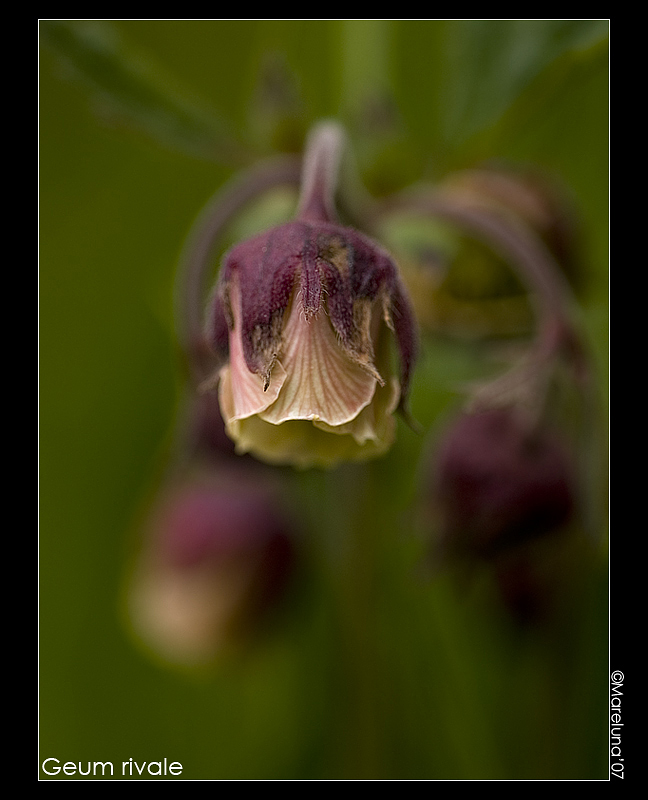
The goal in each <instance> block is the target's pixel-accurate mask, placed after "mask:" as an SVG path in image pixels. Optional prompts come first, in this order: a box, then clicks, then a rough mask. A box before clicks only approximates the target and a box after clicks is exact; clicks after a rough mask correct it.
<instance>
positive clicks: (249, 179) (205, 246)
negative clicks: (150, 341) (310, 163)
mask: <svg viewBox="0 0 648 800" xmlns="http://www.w3.org/2000/svg"><path fill="white" fill-rule="evenodd" d="M300 175H301V162H300V159H299V158H298V157H292V156H284V157H279V158H276V159H271V160H269V161H266V162H263V163H261V164H259V165H257V166H255V167H253V168H251V169H250V170H248V171H247V172H245V173H244V174H243V175H242V176H241V177H238V178H236V179H235V180H234V181H232V182H231V183H230V184H229V185H227V186H225V188H222V189H219V190H218V191H217V192H216V193H215V194H214V195H213V197H212V198H211V199H210V200H209V201H208V203H207V205H206V206H205V208H204V209H203V211H202V212H201V214H200V215H199V217H198V219H197V220H196V222H195V223H194V226H193V228H192V230H191V231H190V233H189V236H188V238H187V242H186V244H185V247H184V250H183V253H182V255H181V258H180V266H179V270H178V282H177V285H176V304H175V314H176V328H177V332H178V337H179V339H180V343H181V346H182V348H183V349H184V351H185V353H186V354H187V356H188V358H189V363H190V370H191V374H192V377H193V379H194V380H195V381H196V383H200V382H201V381H202V380H204V378H205V376H206V374H207V372H208V369H209V365H210V362H211V361H212V359H213V357H212V356H211V355H210V352H209V348H208V346H207V343H206V341H205V336H204V333H203V315H204V298H205V291H206V285H207V281H208V278H209V277H210V270H211V268H212V257H213V254H214V248H215V246H216V244H217V242H218V239H219V238H220V236H221V235H222V234H223V231H224V229H225V227H226V226H227V225H228V224H229V223H230V222H231V221H232V219H233V218H234V217H235V216H236V214H238V213H239V212H240V211H241V210H242V209H243V208H244V207H245V206H246V205H247V203H249V202H250V201H251V200H253V199H254V198H255V197H257V196H258V195H259V194H261V193H262V192H264V191H267V190H268V189H272V188H273V187H275V186H282V185H287V186H295V187H297V186H299V183H300Z"/></svg>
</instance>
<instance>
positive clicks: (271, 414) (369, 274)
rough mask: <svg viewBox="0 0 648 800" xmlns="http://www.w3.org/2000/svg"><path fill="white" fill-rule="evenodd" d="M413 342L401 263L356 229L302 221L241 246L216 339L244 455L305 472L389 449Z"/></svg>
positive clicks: (221, 303) (216, 318) (231, 424)
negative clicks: (394, 357)
mask: <svg viewBox="0 0 648 800" xmlns="http://www.w3.org/2000/svg"><path fill="white" fill-rule="evenodd" d="M225 326H226V329H227V331H228V334H229V335H228V341H227V344H226V345H224V342H223V335H222V332H223V330H224V329H225ZM390 331H391V332H393V333H394V334H395V338H396V343H397V348H398V352H399V356H400V375H399V376H396V375H395V374H394V373H393V370H392V363H391V356H390V347H389V335H390ZM415 338H416V335H415V325H414V319H413V315H412V313H411V311H410V306H409V301H408V300H407V297H406V295H405V293H404V290H403V288H402V285H401V282H400V279H399V277H398V273H397V270H396V266H395V265H394V263H393V262H392V260H391V259H390V258H389V256H388V255H387V254H386V253H385V252H384V251H383V250H382V249H380V248H379V247H378V246H377V245H376V244H375V243H374V242H372V241H371V240H370V239H368V238H367V237H365V236H363V235H362V234H360V233H358V232H357V231H355V230H353V229H351V228H345V227H342V226H341V225H338V224H335V223H332V222H326V221H321V220H315V219H310V218H303V217H302V218H300V219H298V220H297V221H295V222H291V223H287V224H285V225H282V226H280V227H278V228H273V229H272V230H270V231H268V232H266V233H263V234H260V235H258V236H256V237H254V238H252V239H250V240H248V241H246V242H243V243H242V244H239V245H238V246H236V247H234V248H233V249H232V250H231V251H230V252H229V254H227V256H226V258H225V260H224V263H223V267H222V269H221V274H220V279H219V284H218V288H217V293H216V295H215V298H214V301H213V304H212V313H211V320H210V340H211V342H212V344H213V346H214V348H215V350H217V351H219V352H220V353H221V355H222V356H223V358H227V359H228V360H227V363H226V365H225V366H224V367H223V368H222V369H221V370H220V372H219V373H218V376H217V377H218V381H219V387H218V391H219V401H220V407H221V411H222V414H223V418H224V420H225V425H226V430H227V433H228V435H229V436H230V437H231V438H232V439H233V440H234V441H235V442H236V447H237V452H239V453H245V452H250V453H252V454H253V455H255V456H258V457H259V458H261V459H262V460H265V461H268V462H270V463H274V464H294V465H296V466H299V467H311V466H331V465H334V464H336V463H338V462H340V461H343V460H362V459H366V458H371V457H373V456H377V455H380V454H382V453H384V452H385V451H386V450H387V449H388V448H389V446H390V445H391V443H392V441H393V438H394V432H395V421H394V419H393V417H392V414H393V412H394V411H395V410H396V409H397V408H398V407H400V408H401V409H403V408H404V407H405V404H406V400H407V395H408V389H409V380H410V371H411V367H412V363H413V360H414V352H415V346H416V345H415Z"/></svg>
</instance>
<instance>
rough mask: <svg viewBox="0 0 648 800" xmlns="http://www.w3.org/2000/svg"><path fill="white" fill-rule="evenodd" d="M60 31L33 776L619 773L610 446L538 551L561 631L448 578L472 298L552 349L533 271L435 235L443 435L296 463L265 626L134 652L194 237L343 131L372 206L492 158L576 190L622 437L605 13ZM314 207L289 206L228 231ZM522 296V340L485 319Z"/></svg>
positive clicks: (49, 225) (474, 355)
mask: <svg viewBox="0 0 648 800" xmlns="http://www.w3.org/2000/svg"><path fill="white" fill-rule="evenodd" d="M40 26H41V31H40V33H41V35H40V39H41V55H40V273H39V274H40V320H39V324H40V531H41V533H40V558H41V560H40V600H41V609H40V635H41V640H40V642H41V645H40V647H41V649H40V658H41V679H40V681H41V682H40V702H41V721H40V732H41V752H40V756H41V760H43V759H45V758H49V757H53V758H58V759H60V761H61V762H64V761H74V762H79V761H81V762H84V763H85V762H87V761H88V760H90V761H112V762H114V763H115V765H119V764H121V762H122V761H124V760H128V759H129V758H131V757H132V758H134V759H136V760H137V761H138V762H140V763H141V762H142V761H157V760H162V759H163V758H167V759H169V760H175V761H179V762H181V763H182V764H183V767H184V771H183V775H182V777H183V778H192V779H233V778H234V779H289V778H293V779H294V778H297V779H331V778H332V779H341V778H354V779H366V778H374V779H439V778H445V779H461V778H472V779H487V778H502V779H512V778H537V779H548V778H559V779H565V778H571V779H579V778H580V779H602V778H605V777H606V776H607V752H606V748H607V713H606V712H607V698H608V689H607V565H606V558H605V545H604V542H605V539H606V530H605V519H606V515H607V512H606V508H605V502H601V498H602V497H604V496H605V475H604V470H602V469H601V468H600V467H599V465H600V464H604V463H605V460H606V459H605V451H604V443H602V442H596V441H594V443H593V444H592V442H591V441H590V446H592V447H593V449H592V450H590V451H589V452H590V457H589V464H588V467H589V470H590V473H591V474H588V476H587V480H588V482H589V485H590V489H591V494H592V495H593V496H595V497H596V500H597V503H598V504H597V505H594V506H592V508H591V509H590V511H592V509H593V513H591V514H590V519H589V523H588V526H587V530H586V531H585V530H584V531H583V532H582V535H576V536H574V537H572V538H571V539H568V540H566V541H565V543H563V545H561V546H560V547H559V548H558V549H557V550H550V549H548V548H543V547H542V545H540V546H539V547H538V551H539V552H538V553H537V557H538V562H537V563H538V564H539V565H540V566H539V567H538V570H539V573H540V575H539V577H538V576H537V577H538V581H539V585H541V586H543V587H545V589H546V590H547V591H550V592H551V598H552V599H551V602H549V604H548V605H549V608H548V611H547V615H546V618H545V619H544V621H543V623H542V624H539V625H537V626H535V627H532V628H525V629H524V630H519V629H517V628H516V627H515V625H514V624H512V622H511V620H510V618H509V617H508V616H507V615H506V613H505V610H504V609H503V607H502V605H501V604H499V602H498V599H497V595H496V592H495V590H494V588H493V586H492V585H491V583H489V581H488V579H487V578H486V577H484V576H483V575H478V576H477V578H476V579H473V580H469V579H468V576H466V579H465V580H463V581H461V580H460V581H459V582H457V581H456V580H455V576H454V575H452V574H450V573H449V572H448V571H446V570H444V569H439V568H433V569H429V568H428V562H429V558H428V557H429V555H430V538H431V535H432V534H431V532H430V530H429V529H428V527H427V526H428V524H429V523H428V520H427V518H426V516H425V514H424V513H422V510H421V509H422V503H421V496H422V495H423V494H425V487H426V481H427V480H428V472H429V456H430V452H431V450H432V448H433V445H434V442H435V441H436V439H437V437H438V434H439V430H440V429H441V426H442V425H443V423H444V422H445V421H446V420H447V419H449V418H450V417H451V416H452V415H453V413H454V412H455V411H456V410H457V408H458V405H459V403H460V400H461V395H460V392H461V388H462V386H463V385H464V384H465V383H466V382H471V381H475V380H477V379H480V378H482V377H484V375H490V374H493V371H494V369H496V365H494V363H493V360H492V358H491V356H492V349H491V344H492V343H491V342H490V341H489V340H488V337H486V340H485V339H484V336H483V335H482V334H479V335H477V332H476V327H475V324H474V321H475V313H477V312H476V311H475V309H474V308H472V307H471V309H472V310H471V309H469V310H470V313H471V316H470V318H469V322H470V324H469V325H467V326H466V325H463V323H462V325H457V324H455V323H456V322H457V320H458V319H460V321H461V320H465V319H467V317H465V316H464V317H461V318H459V317H458V316H457V315H458V314H459V311H457V309H458V308H459V305H458V304H461V307H460V312H461V314H466V313H467V311H466V309H467V308H468V306H467V303H473V304H474V303H475V302H477V301H480V302H481V301H482V300H484V301H486V300H488V302H490V303H491V305H488V303H486V304H485V305H484V304H481V305H479V306H478V307H477V310H478V312H479V317H478V321H479V324H480V325H482V324H486V326H487V328H488V325H491V326H493V325H494V324H495V323H494V321H499V323H500V324H501V326H502V327H501V328H500V329H497V326H495V327H491V328H490V333H491V334H492V335H495V336H497V335H500V334H502V333H504V334H506V335H507V336H509V335H511V334H517V333H525V332H528V327H529V317H528V308H527V306H526V305H525V303H526V300H525V298H523V297H522V298H521V294H520V288H519V286H518V285H517V284H516V282H515V280H513V279H512V278H511V276H510V275H509V274H507V273H506V272H505V270H503V268H502V266H501V265H499V264H497V265H496V264H495V262H494V261H492V262H491V265H490V268H489V269H487V274H486V273H484V271H483V270H484V269H486V268H485V267H484V266H483V264H484V262H483V259H482V256H481V255H479V257H478V258H477V257H473V256H474V253H475V251H476V250H478V245H475V243H474V242H471V241H470V240H463V241H460V240H458V239H457V238H456V232H455V231H452V230H440V229H439V230H431V229H430V228H426V229H425V230H424V231H423V232H421V231H420V226H419V227H416V225H418V223H416V224H413V227H412V228H411V229H410V228H406V227H403V226H400V227H399V226H395V227H394V228H393V229H389V230H387V229H386V230H385V231H384V233H385V235H386V236H387V235H389V236H390V237H391V244H392V246H393V247H394V248H395V249H396V248H397V247H400V246H401V245H402V247H403V251H404V252H407V251H408V248H409V247H411V244H412V242H419V241H422V242H423V243H424V244H429V243H430V242H432V244H434V247H435V248H436V251H435V252H436V253H437V255H438V253H439V252H441V253H442V254H443V253H445V254H448V253H453V254H454V256H453V258H454V266H453V270H454V271H453V272H451V273H447V274H445V283H443V285H442V286H441V289H439V285H440V284H439V283H434V286H433V287H432V288H433V290H434V292H437V293H439V297H440V299H441V301H442V303H441V305H440V306H437V311H436V312H435V314H432V315H431V317H430V319H429V324H428V325H427V327H425V330H424V335H423V341H422V352H421V357H420V362H419V364H418V367H417V371H416V374H415V378H414V383H413V395H412V412H413V415H414V417H415V418H416V419H417V421H418V423H419V424H420V426H421V427H422V429H423V433H422V434H421V433H416V432H414V431H412V430H410V429H409V428H407V427H406V426H405V425H404V424H403V425H400V426H399V433H398V441H397V444H396V445H395V447H394V448H393V450H392V451H391V452H390V453H389V454H388V455H387V456H386V457H384V458H382V459H380V460H378V461H376V462H374V463H371V464H369V465H364V466H362V465H361V466H346V467H341V468H339V469H337V470H335V471H333V472H321V471H312V472H306V473H299V474H298V473H293V472H292V471H291V470H285V471H284V470H281V472H280V477H281V480H282V481H284V488H285V490H286V495H287V497H288V498H289V501H288V502H289V505H290V506H291V508H290V511H291V513H292V515H293V516H294V517H295V518H296V519H297V520H298V522H299V527H300V529H301V540H300V546H301V551H302V563H301V568H300V570H299V571H298V575H297V578H296V580H295V582H294V585H293V586H292V588H291V590H290V593H289V595H288V597H287V598H286V599H285V605H284V607H283V608H282V609H281V611H280V612H279V613H278V614H277V616H276V618H275V619H274V620H273V622H272V625H271V627H270V628H268V629H267V630H265V631H264V632H263V635H262V636H260V638H259V639H258V640H257V641H255V642H254V643H252V644H250V645H249V646H248V649H246V650H245V651H244V652H243V653H237V654H235V655H228V657H227V658H225V659H223V660H222V661H221V662H220V663H217V664H216V665H214V666H212V667H209V668H205V669H202V670H183V669H179V668H175V667H170V666H169V665H167V664H165V663H163V662H159V661H157V660H156V658H155V656H153V655H152V654H150V653H148V652H147V651H146V650H145V648H144V647H142V646H141V644H140V643H139V641H138V640H137V639H136V638H135V637H134V636H132V635H131V634H130V633H129V624H128V621H127V614H126V612H125V611H124V609H123V606H124V601H123V595H124V591H125V590H124V586H125V584H126V583H127V578H128V573H129V568H130V565H131V564H132V561H133V559H134V558H135V556H136V554H137V552H138V548H139V546H140V538H139V537H140V533H141V524H142V520H143V518H144V516H145V514H146V512H147V508H148V503H149V501H150V497H151V494H152V492H153V491H154V490H155V488H156V487H157V485H158V483H159V480H160V478H161V474H162V473H163V471H164V469H165V464H166V457H167V455H168V451H169V449H170V448H171V445H172V441H171V440H172V430H173V425H174V419H175V417H176V413H177V411H178V405H179V399H178V398H179V396H180V377H179V376H180V370H179V366H178V353H177V346H176V341H175V332H174V322H173V295H174V279H175V278H174V276H175V270H176V264H177V260H178V257H179V254H180V251H181V248H182V244H183V241H184V239H185V237H186V235H187V232H188V231H189V229H190V227H191V224H192V222H193V220H194V218H195V217H196V215H197V214H198V212H199V210H200V209H201V207H202V206H203V205H204V203H205V202H206V201H207V199H208V198H209V197H210V196H211V194H212V193H213V192H214V191H215V190H216V189H217V188H218V187H219V186H221V185H222V184H223V183H224V182H225V181H226V180H227V179H228V178H230V177H231V176H232V175H234V174H235V173H236V170H237V169H238V168H239V167H241V166H242V165H245V164H250V163H254V161H255V159H257V158H259V157H262V156H265V155H269V154H272V153H275V152H286V151H290V152H294V151H297V150H299V149H300V148H301V145H302V143H303V138H304V136H305V134H306V132H307V130H308V129H309V127H310V126H311V124H312V123H313V122H315V121H317V120H318V119H320V118H322V117H326V116H335V117H337V118H338V119H340V121H341V122H342V123H343V124H345V126H346V127H347V129H348V131H349V135H350V140H351V143H352V146H353V149H354V151H355V153H356V156H357V166H358V171H359V174H360V176H361V178H362V180H363V182H364V183H365V185H366V187H367V188H368V189H369V191H370V192H372V193H374V194H377V195H383V194H386V193H388V192H391V191H395V190H399V189H402V188H404V187H405V186H407V185H409V184H411V183H412V182H415V181H423V180H425V181H442V180H446V179H447V178H448V176H449V175H451V174H452V173H454V172H456V171H458V170H463V169H468V168H474V167H477V166H482V165H484V164H485V163H496V164H514V165H517V166H520V165H521V166H524V167H533V169H534V170H536V171H539V172H541V173H542V174H543V175H544V176H546V177H547V178H550V179H551V180H552V181H556V182H558V183H559V184H560V185H561V186H563V187H564V189H565V191H566V193H567V196H568V200H569V202H570V204H571V206H573V208H575V209H576V210H577V213H578V218H577V226H576V228H575V230H576V231H577V236H576V242H577V253H578V258H577V267H576V268H575V271H574V273H573V274H572V275H570V280H571V281H572V284H573V287H574V290H575V293H576V297H577V299H578V302H579V305H580V322H581V324H582V327H583V331H584V335H585V339H586V343H587V346H588V348H589V350H590V352H591V354H592V359H593V365H594V373H595V376H596V384H597V390H598V396H599V400H600V407H599V408H598V409H597V410H596V412H595V413H596V414H597V415H598V416H597V417H596V421H595V426H594V428H593V429H592V430H593V431H594V430H596V428H597V426H598V429H599V430H601V429H604V425H603V420H604V419H605V399H606V394H607V364H606V356H607V280H608V279H607V221H608V205H607V203H608V185H607V179H608V164H607V158H608V144H607V134H608V50H607V22H606V21H604V20H407V21H389V20H351V21H340V20H322V21H310V20H294V21H293V20H250V21H245V20H224V21H219V20H116V21H111V22H105V21H92V22H88V21H65V20H64V21H42V22H41V23H40ZM275 200H276V201H277V202H276V203H275V202H274V201H275ZM292 202H293V201H292V198H291V197H290V196H289V195H286V194H285V193H282V194H277V195H275V196H274V198H270V200H269V201H268V200H266V201H265V205H264V204H263V203H262V204H261V205H260V206H259V208H258V209H257V211H259V209H260V210H261V212H262V214H263V217H262V218H261V217H260V216H257V217H256V218H255V217H254V213H252V215H251V216H248V217H247V218H246V220H241V221H240V222H239V229H238V231H237V235H238V233H240V232H241V230H242V228H243V227H244V226H245V227H246V229H247V230H248V231H249V230H254V229H258V227H264V226H265V225H266V224H270V223H271V222H272V223H274V222H276V221H278V219H281V218H283V217H284V215H287V214H288V213H290V211H291V203H292ZM408 224H409V223H408ZM457 253H463V254H464V255H465V258H466V259H467V260H464V261H463V262H462V261H461V259H459V258H457V257H456V256H457ZM471 253H472V254H473V255H470V254H471ZM468 256H470V259H472V260H470V259H469V258H468ZM480 259H481V260H480ZM468 262H469V264H468ZM467 264H468V266H466V265H467ZM471 265H472V266H471ZM480 270H481V271H480ZM489 270H490V271H489ZM480 276H481V277H480ZM477 280H481V281H482V283H481V284H480V285H482V286H483V287H485V288H483V291H482V294H481V295H480V296H479V297H477V298H475V297H474V296H472V295H471V294H470V287H471V286H472V287H473V288H474V286H475V285H476V284H475V281H477ZM466 287H468V288H466ZM428 288H429V287H428ZM421 291H423V290H421ZM502 297H503V298H504V299H505V300H506V302H507V303H508V305H505V306H502V305H501V304H500V305H498V306H497V309H500V311H501V309H502V308H505V309H506V311H505V313H510V314H512V315H513V317H511V319H514V322H511V323H510V325H509V327H508V328H507V324H508V323H507V322H506V320H505V319H504V318H503V316H502V313H500V311H495V312H493V311H492V310H489V309H492V308H495V305H493V304H492V303H494V299H493V298H499V299H498V302H499V301H500V300H501V298H502ZM415 299H416V300H417V301H421V300H423V301H424V300H425V295H422V296H420V297H416V298H415ZM443 303H445V305H443ZM423 304H424V302H423ZM438 308H441V312H442V313H441V316H439V312H438ZM516 314H517V315H518V316H515V315H516ZM444 315H445V316H444ZM484 319H486V323H483V320H484ZM506 319H508V318H506ZM448 320H450V322H448ZM518 322H519V324H518ZM514 323H515V324H514ZM516 325H517V327H516ZM459 329H460V330H459ZM480 330H481V329H480ZM457 332H459V333H461V335H460V336H456V335H455V334H457ZM500 341H504V342H507V343H511V341H513V343H515V341H516V340H511V339H503V340H500ZM590 438H592V439H593V438H594V437H590ZM601 438H602V437H601ZM597 448H598V449H597ZM592 486H593V489H592ZM510 574H511V573H510V572H509V573H508V575H509V577H510ZM516 574H517V573H516ZM518 577H519V576H518ZM520 580H523V576H522V577H521V578H520ZM554 590H555V591H554ZM41 776H42V774H41Z"/></svg>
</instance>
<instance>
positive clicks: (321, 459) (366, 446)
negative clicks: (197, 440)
mask: <svg viewBox="0 0 648 800" xmlns="http://www.w3.org/2000/svg"><path fill="white" fill-rule="evenodd" d="M391 426H395V422H394V420H393V419H392V418H390V419H389V420H387V421H386V424H385V425H384V426H383V433H384V436H383V438H376V439H368V440H367V441H365V442H364V443H362V444H359V443H358V442H357V441H356V439H355V438H354V437H353V436H352V435H351V434H332V433H329V432H327V431H324V430H321V429H320V428H318V427H315V425H314V424H313V423H312V422H309V421H308V420H289V421H288V422H284V423H283V424H282V425H272V424H271V423H269V422H265V421H264V420H262V419H261V418H260V417H248V418H247V419H243V420H235V421H234V422H233V423H232V424H231V426H229V427H228V433H229V435H230V436H231V438H232V439H234V441H235V442H236V450H237V452H238V453H239V454H242V453H251V454H252V455H254V456H256V457H257V458H260V459H261V460H263V461H266V462H267V463H269V464H291V465H293V466H295V467H298V468H300V469H309V468H311V467H334V466H336V465H337V464H340V463H342V462H345V461H364V460H366V459H369V458H375V457H376V456H378V455H382V454H383V453H384V452H386V451H387V450H388V449H389V447H390V445H391V444H392V441H393V438H394V437H393V430H392V428H391Z"/></svg>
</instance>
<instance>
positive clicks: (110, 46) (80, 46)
mask: <svg viewBox="0 0 648 800" xmlns="http://www.w3.org/2000/svg"><path fill="white" fill-rule="evenodd" d="M40 33H41V41H42V42H43V43H44V44H46V45H47V46H48V47H50V48H51V49H52V50H53V51H54V52H55V53H56V54H57V55H58V56H59V57H60V58H61V59H62V61H63V62H64V63H65V65H66V66H67V67H68V69H70V70H71V72H72V73H73V74H74V75H75V76H76V77H77V78H78V79H80V80H81V81H83V82H84V83H85V84H86V85H87V86H88V88H89V89H90V91H91V92H92V94H93V95H94V97H95V100H96V101H97V102H98V104H99V105H100V107H101V108H102V111H103V113H104V114H109V115H112V116H113V117H114V118H115V119H116V120H122V121H124V122H127V123H130V124H134V125H136V126H137V127H139V128H140V129H141V130H143V131H145V132H146V133H147V134H149V135H150V136H153V137H154V138H156V139H158V140H159V141H160V142H163V143H165V144H166V145H170V146H172V147H175V148H178V149H180V150H182V151H184V152H186V153H188V154H191V155H193V156H197V157H199V158H204V159H207V160H210V161H216V162H219V163H224V164H227V165H230V166H234V165H241V164H244V163H246V162H249V160H250V158H251V157H252V154H251V153H250V152H248V151H247V150H246V149H245V148H244V147H243V145H242V143H241V142H239V141H238V140H237V138H236V136H235V133H234V132H233V130H232V126H231V124H229V123H228V122H227V121H226V120H225V119H224V118H223V116H222V115H221V114H220V113H219V112H218V111H217V110H216V109H215V108H213V107H212V106H211V105H210V104H209V103H206V102H204V101H201V100H200V99H198V98H197V97H196V96H195V95H194V94H193V93H192V92H191V90H189V89H188V88H187V87H183V86H179V85H178V83H177V81H176V80H175V79H174V78H173V76H171V75H170V74H168V72H165V70H164V69H163V68H162V67H160V66H159V65H157V64H155V63H154V62H153V60H152V59H150V57H147V56H146V55H145V54H144V53H143V52H141V51H140V52H138V51H136V50H134V49H133V48H130V47H129V46H128V45H127V44H126V43H125V41H124V40H123V38H122V37H121V36H120V34H119V31H118V30H117V28H115V27H114V26H111V25H110V24H109V23H108V22H105V21H90V22H89V21H66V20H63V21H62V20H46V21H41V23H40Z"/></svg>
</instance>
